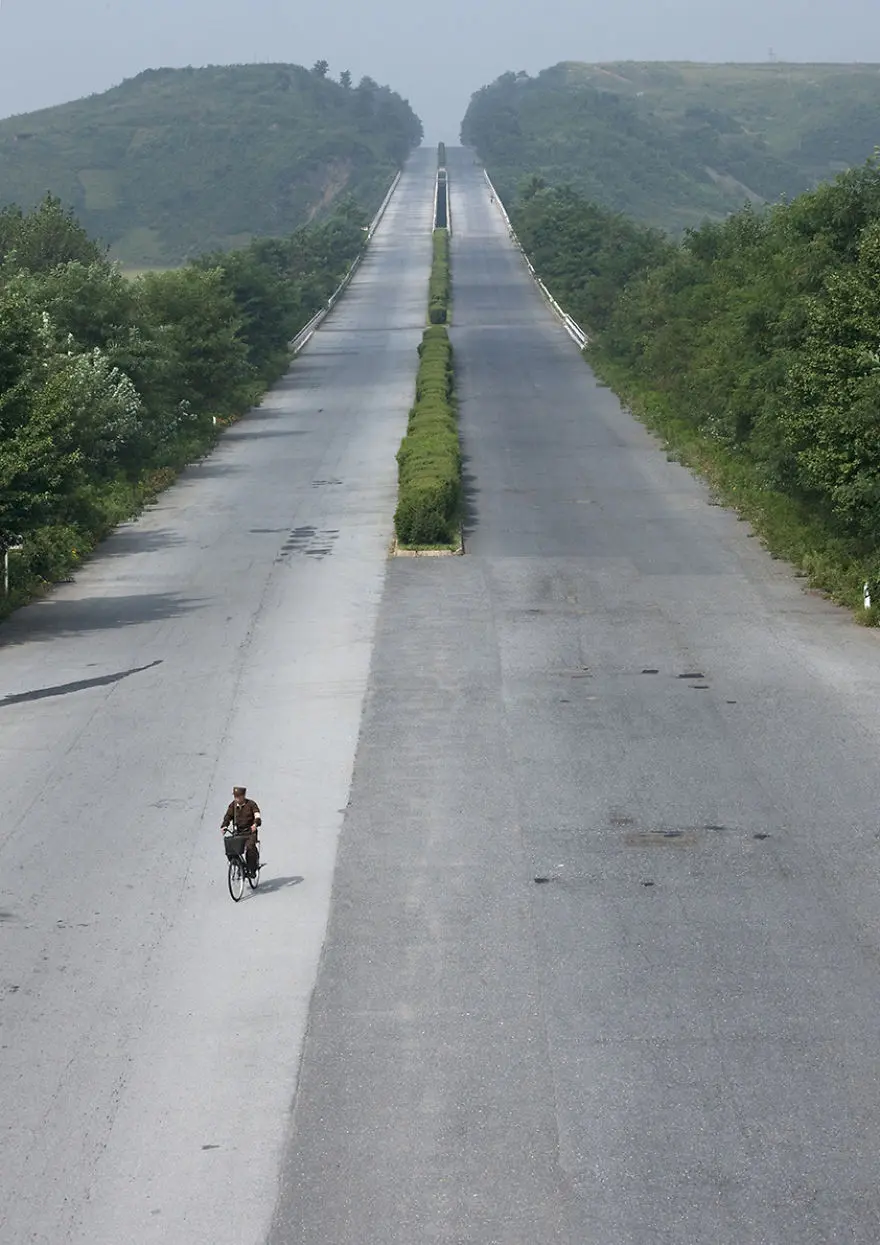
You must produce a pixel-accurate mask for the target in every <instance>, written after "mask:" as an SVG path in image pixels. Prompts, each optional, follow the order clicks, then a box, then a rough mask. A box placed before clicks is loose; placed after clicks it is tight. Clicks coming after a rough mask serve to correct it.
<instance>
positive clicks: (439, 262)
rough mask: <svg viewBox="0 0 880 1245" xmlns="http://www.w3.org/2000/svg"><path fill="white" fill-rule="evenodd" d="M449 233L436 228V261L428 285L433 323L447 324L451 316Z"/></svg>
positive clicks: (430, 318)
mask: <svg viewBox="0 0 880 1245" xmlns="http://www.w3.org/2000/svg"><path fill="white" fill-rule="evenodd" d="M450 290H451V283H450V276H449V233H448V231H447V230H446V229H435V230H434V262H433V264H432V265H431V282H430V285H429V287H428V319H429V320H430V322H431V323H432V324H445V323H446V321H447V320H448V318H449V295H450Z"/></svg>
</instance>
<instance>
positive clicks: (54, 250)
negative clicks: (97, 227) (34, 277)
mask: <svg viewBox="0 0 880 1245" xmlns="http://www.w3.org/2000/svg"><path fill="white" fill-rule="evenodd" d="M13 257H14V265H15V267H16V268H24V269H26V270H27V271H29V272H48V271H50V270H51V269H52V268H55V267H57V266H58V265H59V264H67V263H70V262H72V261H79V262H80V263H83V264H92V263H96V262H97V261H99V260H101V259H102V258H103V257H104V252H102V250H101V248H100V247H99V246H98V244H97V243H96V242H94V241H93V240H92V239H91V238H90V237H89V236H88V234H87V233H86V231H85V230H84V229H83V227H82V226H81V225H80V224H79V222H78V221H77V219H76V217H75V216H74V214H73V211H72V210H68V209H65V208H64V206H63V204H62V203H61V201H60V199H57V198H55V197H54V196H53V195H46V197H45V198H44V199H43V201H42V203H41V204H40V205H39V207H38V208H37V209H36V210H35V211H33V212H28V213H24V212H22V210H21V209H20V208H17V207H7V208H4V209H3V210H2V211H0V262H6V261H7V260H9V259H11V258H13Z"/></svg>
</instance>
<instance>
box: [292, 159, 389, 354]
mask: <svg viewBox="0 0 880 1245" xmlns="http://www.w3.org/2000/svg"><path fill="white" fill-rule="evenodd" d="M399 181H400V173H398V174H397V175H396V177H395V178H394V181H393V182H392V183H391V185H390V186H389V187H388V193H387V194H386V196H385V198H384V199H383V200H382V202H381V204H380V205H379V210H378V211H377V213H376V215H375V216H374V217H373V219H372V220H371V221H370V224H369V226H368V228H367V232H366V237H365V238H364V246H363V250H362V251H361V253H360V254H359V255H358V256H357V258H356V259H355V261H354V263H353V264H352V266H351V267H350V268H349V270H348V272H347V273H346V274H345V276H344V277H343V278H342V280H341V281H340V283H339V285H338V286H337V287H336V289H335V290H334V291H333V293H332V294H331V295H330V297H329V298H328V299H327V303H326V305H325V306H324V307H322V308H321V310H320V311H319V312H318V313H317V314H316V315H314V316H312V318H311V320H309V322H308V324H307V325H306V326H305V327H304V328H301V329H300V331H299V332H298V333H297V335H296V337H294V339H293V341H292V342H291V343H290V349H291V351H292V353H293V354H299V352H300V351H301V350H302V348H303V346H304V345H305V344H306V342H307V341H308V340H309V338H310V337H311V336H312V335H313V333H314V332H315V330H316V329H317V328H318V326H319V325H320V324H321V322H322V320H324V319H325V318H326V317H327V316H329V314H330V312H331V311H332V310H333V308H334V307H335V306H336V304H337V302H338V301H339V298H340V296H341V295H342V292H343V290H344V289H345V288H346V286H347V285H348V283H349V281H351V279H352V277H353V276H354V274H355V273H356V272H357V270H358V268H359V267H360V264H361V260H362V259H363V258H364V252H365V251H366V249H367V247H368V246H369V245H370V241H371V240H372V237H373V234H374V233H375V232H376V230H377V229H378V227H379V222H380V221H381V219H382V217H383V216H384V215H385V209H386V208H387V207H388V204H389V203H390V202H391V196H392V195H393V194H394V192H395V190H396V189H397V183H398V182H399Z"/></svg>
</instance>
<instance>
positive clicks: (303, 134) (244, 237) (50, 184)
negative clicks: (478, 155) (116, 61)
mask: <svg viewBox="0 0 880 1245" xmlns="http://www.w3.org/2000/svg"><path fill="white" fill-rule="evenodd" d="M420 139H421V123H420V122H419V120H418V118H417V117H416V116H415V114H414V113H413V111H412V109H411V108H410V106H409V104H408V103H407V102H406V101H405V100H403V99H401V98H400V96H398V95H396V94H395V93H394V92H392V91H391V90H389V89H388V88H387V87H380V86H378V85H377V84H376V83H375V82H373V81H372V80H371V79H369V78H364V79H362V81H361V82H360V84H359V85H358V86H356V87H352V86H350V85H346V84H345V83H340V82H334V81H332V80H331V79H330V78H328V77H326V76H322V75H321V73H320V72H319V71H314V70H307V69H304V68H302V67H301V66H299V65H235V66H227V67H211V68H207V69H156V70H148V71H146V72H145V73H142V74H139V75H138V77H136V78H132V79H129V80H128V81H126V82H123V83H122V84H121V86H118V87H114V88H113V89H112V90H110V91H106V92H104V94H102V95H92V96H89V97H88V98H87V99H82V100H78V101H76V102H75V103H71V104H63V105H61V106H59V107H56V108H47V109H44V110H42V111H40V112H35V113H30V114H27V115H24V116H18V117H12V118H9V119H8V120H5V121H2V122H0V204H6V203H12V202H14V203H17V204H19V205H21V206H22V207H24V208H29V207H31V206H33V205H34V204H35V203H37V202H38V201H39V200H40V199H42V198H43V196H44V195H45V194H46V192H47V191H49V192H51V193H52V194H54V195H57V196H58V197H59V198H61V200H62V201H63V202H64V203H65V204H67V205H69V206H70V207H72V208H73V209H74V211H75V212H76V214H77V217H78V218H79V219H80V220H81V221H82V223H83V225H84V226H85V228H86V229H87V230H88V231H89V232H90V233H92V234H94V235H96V236H98V237H100V238H102V239H103V240H104V241H105V242H106V243H108V244H109V245H110V247H111V254H112V255H113V256H114V257H116V258H119V259H121V260H122V261H123V263H126V264H128V265H131V266H134V267H138V266H143V267H147V266H162V265H168V264H174V263H178V262H180V261H181V260H183V259H186V258H188V257H189V256H192V255H195V254H198V253H201V252H204V251H209V250H214V249H219V248H222V249H227V248H229V247H235V246H242V245H244V244H246V243H247V242H248V241H249V239H250V238H252V237H254V236H264V235H281V234H286V233H290V232H291V231H292V230H293V229H295V228H296V227H297V226H299V225H302V224H304V223H306V222H308V221H310V220H311V219H313V218H314V217H315V216H316V215H318V214H320V213H322V212H323V211H324V210H325V209H327V208H328V207H329V206H330V204H331V203H332V202H333V200H334V199H335V198H337V196H339V195H340V194H342V193H343V192H347V193H350V194H353V195H354V197H355V198H356V200H357V201H358V202H359V203H360V204H362V205H363V206H365V207H367V208H372V207H374V206H378V203H379V201H380V199H381V195H382V193H383V190H384V189H385V188H386V187H387V184H388V181H389V180H390V178H391V176H392V175H393V172H394V170H395V169H396V168H397V167H399V165H400V163H401V162H402V161H403V159H404V158H405V157H406V156H407V154H408V153H409V151H410V150H411V149H412V147H414V146H415V145H417V144H418V143H419V141H420Z"/></svg>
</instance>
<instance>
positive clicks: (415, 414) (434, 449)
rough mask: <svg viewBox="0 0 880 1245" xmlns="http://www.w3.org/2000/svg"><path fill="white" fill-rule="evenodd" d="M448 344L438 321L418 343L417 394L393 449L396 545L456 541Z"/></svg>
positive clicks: (457, 453)
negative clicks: (396, 481) (400, 438)
mask: <svg viewBox="0 0 880 1245" xmlns="http://www.w3.org/2000/svg"><path fill="white" fill-rule="evenodd" d="M452 382H453V374H452V346H451V345H450V343H449V335H448V334H447V332H446V329H445V328H444V327H443V326H442V325H433V326H432V327H431V328H428V329H426V330H425V332H424V335H423V337H422V341H421V344H420V346H419V370H418V375H417V377H416V400H415V405H414V406H413V408H412V410H411V411H410V414H409V424H408V425H407V432H406V436H405V437H404V438H403V441H402V442H401V446H400V449H399V450H398V453H397V464H398V479H399V493H398V504H397V511H396V513H395V515H394V526H395V530H396V532H397V539H398V542H399V543H400V544H401V545H409V546H414V545H415V546H419V545H451V544H453V543H456V541H457V537H458V528H459V523H460V516H461V449H460V447H459V443H458V426H457V423H456V417H455V403H454V399H453V395H452Z"/></svg>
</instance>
